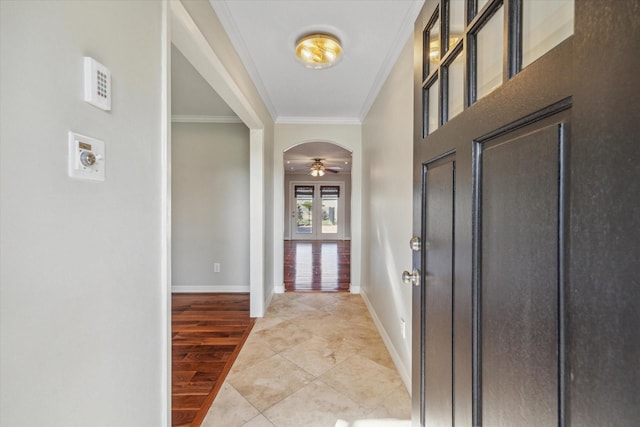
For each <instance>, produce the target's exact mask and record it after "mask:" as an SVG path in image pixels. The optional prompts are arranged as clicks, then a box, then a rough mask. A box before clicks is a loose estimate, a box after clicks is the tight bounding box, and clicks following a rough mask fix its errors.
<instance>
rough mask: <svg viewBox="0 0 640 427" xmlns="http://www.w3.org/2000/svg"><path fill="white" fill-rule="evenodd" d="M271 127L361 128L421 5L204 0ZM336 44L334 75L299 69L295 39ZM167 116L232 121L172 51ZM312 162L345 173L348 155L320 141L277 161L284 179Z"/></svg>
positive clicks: (398, 0) (412, 0) (414, 1)
mask: <svg viewBox="0 0 640 427" xmlns="http://www.w3.org/2000/svg"><path fill="white" fill-rule="evenodd" d="M209 1H210V3H211V5H212V6H213V8H214V10H215V11H216V13H217V15H218V16H219V17H220V20H221V22H222V24H223V25H224V27H225V30H226V32H227V33H228V34H229V37H230V39H231V41H232V43H233V44H234V47H235V49H236V50H237V52H238V54H239V55H240V57H241V58H242V60H243V62H244V65H245V68H246V69H247V71H248V72H249V74H250V76H251V78H252V80H253V82H254V84H255V85H256V87H257V88H258V91H259V92H260V95H261V97H262V98H263V100H264V102H265V104H266V105H267V107H268V108H269V110H270V112H271V115H272V117H273V119H274V120H276V121H277V122H279V123H361V121H362V119H363V118H364V116H365V115H366V114H367V112H368V110H369V108H370V107H371V104H372V103H373V101H374V100H375V98H376V96H377V95H378V92H379V91H380V88H381V87H382V84H383V83H384V81H385V80H386V78H387V76H388V74H389V72H390V71H391V68H392V67H393V65H394V64H395V61H396V60H397V57H398V55H399V53H400V51H401V50H402V48H403V47H404V44H405V43H406V42H407V41H408V40H409V37H410V35H411V34H412V31H413V22H414V21H415V18H416V17H417V15H418V13H419V11H420V8H421V7H422V4H423V3H424V0H209ZM311 31H328V32H331V33H333V34H334V35H336V36H338V38H340V40H341V41H342V45H343V49H344V57H343V58H342V60H341V61H340V62H339V63H338V65H336V66H334V67H333V68H329V69H325V70H311V69H307V68H304V67H303V66H302V65H301V64H300V63H299V62H298V60H297V58H296V57H295V54H294V48H295V42H296V40H297V38H298V37H299V36H301V35H302V34H306V33H309V32H311ZM171 76H172V81H171V110H172V115H173V116H174V118H175V119H178V120H180V119H182V120H185V121H192V120H194V121H200V120H198V118H200V119H201V121H210V122H234V121H238V120H239V119H238V117H237V116H236V114H235V113H234V112H233V111H232V110H231V109H230V108H229V107H228V106H227V105H226V104H225V102H224V101H223V100H222V99H221V98H220V97H219V96H218V94H217V93H216V92H215V91H214V90H213V89H212V88H211V86H210V85H209V84H208V83H207V82H206V81H205V80H204V79H203V78H202V76H200V74H199V73H198V72H197V71H196V70H195V68H194V67H193V66H192V65H191V64H190V63H189V62H188V61H187V59H186V58H185V57H184V56H183V55H182V53H180V51H179V50H178V49H176V48H175V47H172V51H171ZM314 158H321V159H324V164H325V166H326V167H331V168H335V169H338V168H339V170H340V173H341V174H349V173H350V172H351V153H350V152H349V151H348V150H345V149H343V148H341V147H338V146H336V145H333V144H329V143H324V142H313V143H307V144H302V145H299V146H297V147H294V148H292V149H290V150H288V151H287V152H285V154H284V165H285V172H286V173H301V174H302V173H308V167H309V166H310V165H311V163H312V162H313V159H314Z"/></svg>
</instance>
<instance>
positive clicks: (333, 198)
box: [320, 186, 340, 234]
mask: <svg viewBox="0 0 640 427" xmlns="http://www.w3.org/2000/svg"><path fill="white" fill-rule="evenodd" d="M320 195H321V197H322V229H321V232H322V234H337V233H338V197H339V196H340V187H337V186H322V187H320Z"/></svg>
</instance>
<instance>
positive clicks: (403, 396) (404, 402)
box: [367, 384, 411, 420]
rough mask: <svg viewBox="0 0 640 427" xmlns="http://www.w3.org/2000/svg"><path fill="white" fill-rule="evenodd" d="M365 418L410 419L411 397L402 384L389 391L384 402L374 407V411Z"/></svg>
mask: <svg viewBox="0 0 640 427" xmlns="http://www.w3.org/2000/svg"><path fill="white" fill-rule="evenodd" d="M367 418H396V419H400V420H410V419H411V397H410V396H409V392H407V388H406V387H405V386H404V384H402V385H399V386H397V387H395V388H393V389H392V390H391V393H389V395H388V396H387V397H385V398H384V400H383V401H382V402H381V403H379V404H378V405H376V407H375V409H374V410H373V411H371V412H370V413H369V414H367Z"/></svg>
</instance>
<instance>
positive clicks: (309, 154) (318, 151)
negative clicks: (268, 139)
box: [284, 141, 351, 175]
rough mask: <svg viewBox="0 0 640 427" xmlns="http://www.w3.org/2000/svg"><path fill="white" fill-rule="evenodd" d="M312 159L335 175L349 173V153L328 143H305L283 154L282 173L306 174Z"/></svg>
mask: <svg viewBox="0 0 640 427" xmlns="http://www.w3.org/2000/svg"><path fill="white" fill-rule="evenodd" d="M314 159H320V160H321V161H322V164H323V165H324V166H325V167H326V168H329V169H333V170H334V171H336V173H337V174H341V175H349V174H350V173H351V152H350V151H349V150H346V149H344V148H342V147H339V146H337V145H335V144H331V143H329V142H322V141H318V142H307V143H305V144H300V145H296V146H295V147H293V148H290V149H289V150H287V151H285V152H284V171H285V173H287V174H308V173H309V171H310V169H309V168H310V167H311V165H312V164H313V161H314Z"/></svg>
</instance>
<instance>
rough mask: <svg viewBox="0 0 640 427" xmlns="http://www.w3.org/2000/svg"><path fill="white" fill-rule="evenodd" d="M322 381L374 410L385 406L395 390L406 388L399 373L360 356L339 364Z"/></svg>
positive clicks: (322, 377) (323, 376)
mask: <svg viewBox="0 0 640 427" xmlns="http://www.w3.org/2000/svg"><path fill="white" fill-rule="evenodd" d="M320 379H321V380H322V381H323V382H325V383H326V384H328V385H330V386H331V387H333V388H334V389H336V390H340V392H342V393H344V394H346V395H347V396H349V397H350V398H351V399H353V400H354V401H355V402H357V403H358V404H360V405H362V406H365V407H367V408H371V409H372V408H375V407H376V406H377V405H379V404H380V403H382V402H383V401H384V399H385V398H386V397H387V396H388V395H389V394H390V393H391V390H392V389H393V388H395V387H397V386H399V385H402V384H403V383H402V380H401V379H400V376H399V375H398V373H397V371H395V370H393V369H389V368H386V367H384V366H382V365H380V364H378V363H375V362H373V361H371V360H369V359H367V358H366V357H362V356H358V355H355V356H352V357H350V358H349V359H347V360H345V361H344V362H342V363H340V364H338V365H337V366H336V367H335V368H333V369H331V370H330V371H328V372H327V373H325V374H324V375H322V376H321V377H320Z"/></svg>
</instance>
